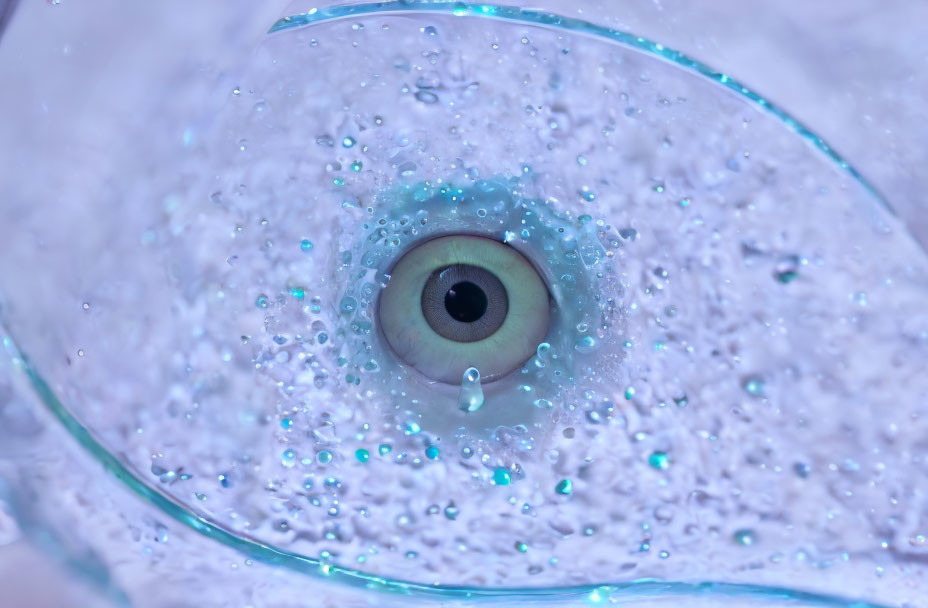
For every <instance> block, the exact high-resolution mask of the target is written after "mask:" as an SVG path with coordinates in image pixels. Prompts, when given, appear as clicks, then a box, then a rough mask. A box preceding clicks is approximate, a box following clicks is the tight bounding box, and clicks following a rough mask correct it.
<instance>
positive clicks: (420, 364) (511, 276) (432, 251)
mask: <svg viewBox="0 0 928 608" xmlns="http://www.w3.org/2000/svg"><path fill="white" fill-rule="evenodd" d="M548 298H549V296H548V290H547V288H546V287H545V284H544V282H543V281H542V279H541V277H540V276H538V273H537V272H536V271H535V269H534V267H533V266H532V264H531V263H530V262H529V261H528V260H526V259H525V257H523V256H522V255H521V254H520V253H518V252H517V251H516V250H515V249H513V248H512V247H509V246H507V245H504V244H502V243H498V242H496V241H493V240H491V239H489V238H484V237H477V236H465V235H458V236H445V237H440V238H437V239H434V240H431V241H429V242H427V243H425V244H422V245H419V246H417V247H415V248H414V249H412V250H411V251H410V252H408V253H407V254H406V255H404V256H403V257H402V258H401V259H400V260H399V262H397V264H396V266H394V267H393V269H392V271H391V272H390V280H389V282H388V283H387V286H386V288H385V289H384V291H383V295H382V296H381V299H380V316H379V320H380V327H381V331H382V332H383V335H384V337H385V339H386V341H387V342H388V343H389V345H390V347H391V348H392V349H393V352H395V353H396V355H397V356H398V357H399V358H400V359H401V360H403V361H405V362H406V363H408V364H409V365H411V366H412V367H414V368H415V369H417V370H418V371H420V372H422V373H423V374H424V375H425V376H427V377H429V378H431V379H434V380H437V381H439V382H445V383H449V384H451V383H460V382H461V377H462V375H463V373H464V372H465V371H466V370H467V369H468V368H471V367H475V368H477V369H478V370H479V372H480V375H481V377H482V378H483V380H484V381H490V380H493V379H496V378H498V377H500V376H503V375H506V374H509V373H511V372H512V371H513V370H515V369H516V368H517V367H519V366H520V365H522V364H523V363H524V362H525V361H526V360H528V359H529V358H530V357H531V356H532V355H534V354H535V351H536V349H537V347H538V344H539V343H540V342H542V341H543V340H544V337H545V334H546V333H547V331H548V322H549V318H550V306H549V301H548Z"/></svg>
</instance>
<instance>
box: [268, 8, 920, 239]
mask: <svg viewBox="0 0 928 608" xmlns="http://www.w3.org/2000/svg"><path fill="white" fill-rule="evenodd" d="M400 12H402V13H410V12H436V13H448V14H451V15H454V16H456V17H488V18H494V19H500V20H503V21H514V22H519V23H525V24H529V25H540V26H548V27H556V28H560V29H564V30H568V31H573V32H579V33H581V34H586V35H591V36H594V37H598V38H606V39H608V40H611V41H613V42H618V43H620V44H623V45H626V46H630V47H632V48H635V49H638V50H640V51H644V52H645V53H647V54H650V55H654V56H656V57H659V58H660V59H664V60H667V61H670V62H672V63H674V64H676V65H678V66H680V67H683V68H686V69H688V70H690V71H691V72H695V73H697V74H699V75H701V76H704V77H706V78H709V79H710V80H712V81H714V82H716V83H717V84H720V85H722V86H724V87H725V88H727V89H730V90H732V91H734V92H735V93H737V94H738V95H740V96H741V97H743V98H745V99H747V100H748V101H750V102H751V103H752V104H754V105H757V106H760V107H761V108H763V109H764V110H766V111H767V112H769V113H770V114H773V115H774V116H775V117H777V118H779V119H780V121H782V122H783V123H784V124H785V125H786V127H788V128H789V129H790V130H791V131H793V132H795V133H796V134H798V135H799V136H800V137H802V138H803V139H805V140H806V141H808V142H809V143H811V144H812V145H813V146H814V147H815V148H816V149H818V150H819V151H820V152H822V153H823V154H824V155H825V156H827V157H828V158H829V159H830V160H831V161H832V162H834V163H835V164H836V165H837V166H838V168H839V169H841V170H842V171H844V172H846V173H847V174H849V175H850V176H851V177H852V178H854V180H856V181H857V182H858V183H859V184H860V185H861V186H863V188H864V189H865V190H866V191H867V192H868V193H869V194H871V195H872V196H873V197H874V198H875V199H876V200H877V202H878V203H879V204H880V205H881V206H882V207H883V208H884V209H885V210H886V211H888V212H889V213H890V214H891V215H893V216H894V217H899V215H898V213H897V212H896V210H895V209H894V208H893V206H892V205H891V204H890V203H889V200H888V199H887V198H886V197H885V196H883V194H882V193H881V192H880V191H879V190H878V189H877V188H876V186H874V185H873V184H872V183H871V182H870V181H869V180H867V179H866V178H865V177H864V176H863V175H862V174H861V173H860V172H859V171H858V170H857V169H856V168H854V167H853V166H852V165H851V164H850V163H849V162H848V161H847V160H846V159H845V158H844V157H843V156H841V155H840V154H839V153H838V152H836V151H835V150H834V148H832V147H831V146H830V145H829V144H828V143H827V142H826V141H825V140H824V139H822V137H821V136H819V135H818V134H817V133H815V132H814V131H813V130H812V129H810V128H809V127H807V126H806V125H804V124H803V123H802V122H800V121H799V120H798V119H796V118H794V117H793V116H792V115H791V114H789V112H787V111H786V110H784V109H782V108H781V107H779V106H777V105H775V104H773V103H771V102H770V101H769V100H768V99H766V98H765V97H763V96H762V95H760V94H759V93H757V92H756V91H753V90H751V89H749V88H748V87H746V86H745V85H743V84H742V83H741V82H739V81H738V80H735V79H734V78H732V77H730V76H729V75H728V74H725V73H723V72H719V71H718V70H715V69H713V68H712V67H710V66H708V65H706V64H705V63H702V62H701V61H698V60H696V59H693V58H692V57H689V56H687V55H686V54H684V53H681V52H680V51H677V50H674V49H672V48H669V47H666V46H664V45H663V44H660V43H659V42H654V41H652V40H648V39H647V38H642V37H641V36H635V35H634V34H631V33H629V32H624V31H621V30H617V29H613V28H610V27H606V26H602V25H596V24H595V23H591V22H589V21H584V20H582V19H575V18H573V17H563V16H561V15H557V14H554V13H548V12H545V11H540V10H535V9H529V8H520V7H515V6H502V5H496V4H473V3H467V2H455V1H454V0H391V1H390V2H372V3H366V4H352V5H338V6H330V7H325V8H313V9H310V10H309V11H307V12H305V13H300V14H297V15H291V16H288V17H282V18H280V19H278V20H277V22H276V23H274V25H273V26H271V29H270V30H268V34H274V33H276V32H282V31H285V30H290V29H294V28H300V27H306V26H309V25H314V24H318V23H321V22H324V21H332V20H336V19H344V18H346V17H357V16H362V15H368V14H374V13H400ZM913 238H914V237H913Z"/></svg>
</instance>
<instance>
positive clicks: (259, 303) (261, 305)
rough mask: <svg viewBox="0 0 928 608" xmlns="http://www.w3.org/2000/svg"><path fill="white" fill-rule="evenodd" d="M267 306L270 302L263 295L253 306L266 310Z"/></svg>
mask: <svg viewBox="0 0 928 608" xmlns="http://www.w3.org/2000/svg"><path fill="white" fill-rule="evenodd" d="M268 304H270V300H268V299H267V296H266V295H264V294H263V293H262V294H261V295H259V296H258V297H257V298H256V299H255V306H257V307H258V308H267V307H268Z"/></svg>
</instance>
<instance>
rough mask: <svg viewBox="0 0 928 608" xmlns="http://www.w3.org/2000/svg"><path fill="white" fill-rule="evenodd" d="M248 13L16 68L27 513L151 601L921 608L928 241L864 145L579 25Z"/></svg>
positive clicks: (8, 259)
mask: <svg viewBox="0 0 928 608" xmlns="http://www.w3.org/2000/svg"><path fill="white" fill-rule="evenodd" d="M59 9H65V10H70V11H71V13H69V14H71V15H74V16H75V17H74V18H75V19H76V18H77V16H78V15H79V14H80V11H81V10H82V9H81V7H78V6H76V5H75V6H71V7H68V6H64V5H62V6H55V7H42V10H38V9H36V8H32V9H30V10H29V11H27V12H26V13H24V17H23V18H24V19H26V20H27V21H26V24H27V25H29V24H31V27H33V28H35V27H37V24H38V23H39V22H40V21H41V20H40V19H39V18H38V16H39V15H47V11H57V10H59ZM86 10H88V11H89V10H90V9H86ZM121 10H124V11H128V9H121ZM138 10H143V9H138ZM144 10H145V14H146V15H149V16H151V15H154V12H152V11H153V9H144ZM129 12H131V11H129ZM271 12H273V11H271ZM255 13H256V19H257V18H260V19H262V21H260V23H261V27H259V28H256V29H255V28H251V29H248V28H244V29H245V30H247V31H246V33H244V34H243V33H238V32H237V33H235V34H234V35H232V34H229V36H230V37H231V39H232V40H234V41H235V44H234V45H231V44H230V43H229V42H227V41H225V39H224V38H223V36H222V35H221V32H219V31H217V32H214V31H212V28H201V27H199V26H190V29H189V30H184V31H178V32H177V34H176V35H177V36H178V37H179V38H178V41H177V44H176V47H172V46H171V45H164V46H162V47H159V48H152V47H151V46H150V45H146V44H143V43H142V41H133V40H131V36H129V34H127V33H123V34H120V36H119V37H118V39H119V40H121V41H122V44H123V45H124V48H125V49H127V50H126V53H129V54H131V56H129V55H127V56H120V55H119V54H114V55H112V56H111V57H109V58H108V61H111V62H112V65H113V66H114V67H113V70H112V72H105V73H103V74H100V75H99V76H98V78H99V80H97V81H94V80H89V79H87V77H86V76H87V74H88V73H90V72H89V69H90V68H89V66H91V65H94V61H99V60H100V58H101V57H103V56H104V55H105V53H106V52H109V53H112V48H108V47H107V46H106V45H105V44H102V43H100V44H94V42H93V40H88V41H84V42H82V43H81V44H77V43H76V42H74V41H71V40H66V41H63V42H61V43H60V44H58V43H56V44H58V46H59V47H61V45H62V44H63V45H64V46H63V47H61V48H66V49H67V52H65V51H63V50H62V51H61V53H62V57H61V58H60V60H61V61H70V60H72V59H73V60H74V61H76V62H82V63H80V64H79V65H82V66H84V67H83V68H82V69H83V72H81V77H80V78H78V76H77V75H76V72H69V71H67V70H66V69H64V68H61V72H60V77H61V81H60V82H61V84H60V86H55V85H54V84H50V83H54V82H55V80H54V79H53V78H50V79H48V80H45V81H43V80H41V79H28V78H24V77H21V76H20V77H19V80H16V82H19V83H20V85H19V86H18V87H14V88H15V89H16V90H15V91H14V92H13V93H11V97H10V100H9V101H8V102H7V104H8V107H9V109H10V111H9V112H8V116H10V119H8V120H7V124H6V128H7V130H8V131H9V133H10V134H11V137H10V138H9V139H8V140H7V141H5V142H3V143H2V144H0V152H2V153H3V154H4V156H0V159H3V158H6V159H9V160H10V165H9V166H10V167H12V170H10V171H5V172H4V175H3V176H2V177H0V186H2V189H3V191H4V192H5V193H6V202H5V203H3V206H2V210H3V218H4V222H3V225H2V226H0V240H2V242H3V243H4V267H3V269H2V272H0V297H2V300H0V305H2V308H0V320H2V323H3V326H2V328H3V341H4V347H5V350H6V352H7V353H8V354H9V357H8V358H7V359H8V361H7V366H8V367H9V370H10V374H9V376H10V377H11V378H13V379H14V380H15V382H16V383H17V384H18V385H19V386H20V388H25V387H27V386H28V387H31V388H32V389H33V390H32V393H34V396H35V397H37V403H38V402H41V403H44V405H42V406H40V405H38V404H37V405H36V407H28V408H27V407H26V406H25V405H24V399H25V398H19V397H17V399H19V401H17V403H20V405H19V406H17V407H20V408H21V410H17V409H16V408H14V407H13V406H12V405H10V406H7V407H4V406H2V405H0V422H2V423H3V426H4V427H5V428H6V429H7V430H6V431H5V436H4V432H3V431H0V437H4V441H3V444H4V445H6V446H9V447H8V450H9V452H8V453H4V452H2V451H0V464H3V465H7V464H9V465H10V466H11V467H14V468H15V467H21V471H22V472H21V473H16V474H10V475H9V477H10V479H9V481H10V483H9V484H7V485H8V486H9V491H8V492H7V494H8V497H7V498H6V499H5V500H6V502H7V503H8V504H9V505H10V508H9V511H10V512H11V513H13V514H14V515H15V516H16V517H15V519H17V520H18V521H19V522H20V525H21V526H22V528H23V530H24V531H26V532H29V530H41V533H39V532H35V533H31V532H29V533H30V534H32V535H33V536H35V537H38V536H41V534H46V535H47V536H49V537H53V538H54V539H56V540H55V542H56V543H57V545H56V546H57V547H59V548H61V550H62V552H63V553H66V554H69V555H73V554H77V555H90V554H92V555H94V556H96V557H95V558H94V560H88V562H92V563H93V567H92V568H90V569H91V570H93V571H94V572H95V573H99V572H103V573H105V574H106V576H107V577H111V578H110V579H109V580H112V581H113V586H114V587H118V588H119V593H120V594H121V595H120V597H124V598H125V599H126V600H127V601H128V602H130V603H133V604H138V605H156V606H157V605H174V604H177V603H181V604H182V603H183V602H184V601H191V599H190V598H198V600H197V601H198V602H199V598H202V599H203V601H212V602H219V603H222V602H226V603H232V604H235V603H241V602H251V603H253V604H254V605H290V604H292V603H293V602H305V601H307V597H308V596H311V597H312V598H318V599H319V601H320V602H339V601H342V602H350V601H357V602H368V603H371V604H373V605H378V602H383V603H384V604H386V603H389V602H393V603H397V605H413V604H415V603H416V602H423V603H425V602H434V601H438V602H441V601H446V602H449V603H453V602H469V601H473V602H474V603H479V602H480V601H487V602H493V601H495V602H500V603H507V602H515V601H539V602H543V601H551V602H561V603H576V604H578V605H585V604H589V603H593V604H595V603H609V602H615V603H621V602H623V601H628V602H637V601H644V602H648V601H655V602H656V601H664V600H665V599H666V598H668V597H674V598H681V601H684V600H685V601H693V602H697V601H700V600H707V601H709V602H710V603H714V602H717V603H718V605H726V603H728V602H734V603H735V604H736V603H738V602H753V601H758V602H762V601H778V600H782V601H792V602H795V603H798V604H800V605H805V604H808V605H853V604H852V602H854V601H860V602H865V601H873V602H884V603H891V604H896V603H900V602H905V601H911V602H915V601H917V600H916V599H915V598H916V597H920V595H919V593H918V592H919V591H924V589H922V588H921V584H920V583H918V582H917V581H916V579H915V577H916V576H917V575H918V574H919V573H922V570H923V567H922V565H921V564H922V562H923V561H924V554H925V551H928V548H926V547H928V544H926V542H925V535H926V534H928V531H926V530H928V529H926V526H928V522H926V517H925V515H924V513H923V511H924V510H925V509H924V508H923V507H924V506H925V500H924V497H923V494H924V491H923V490H922V488H923V487H924V486H925V484H926V479H925V473H924V471H923V469H924V466H923V464H924V456H923V453H924V448H925V441H924V436H925V431H926V428H925V420H926V412H925V406H924V403H923V401H924V399H923V396H924V395H926V394H928V379H926V377H925V375H924V374H923V373H921V372H922V369H923V368H924V365H925V361H928V352H926V351H928V339H926V337H928V309H926V307H925V301H926V299H925V297H926V295H928V294H926V291H928V288H926V285H928V282H926V278H928V258H926V256H925V252H924V250H923V247H922V245H921V244H920V243H919V242H918V241H917V240H916V239H914V238H913V237H912V236H911V235H910V234H909V232H908V231H907V229H906V227H905V225H904V224H903V222H902V221H901V220H900V219H899V218H898V217H896V216H895V215H894V214H893V213H892V211H891V208H890V207H889V204H888V202H887V201H886V200H885V199H884V197H883V196H881V195H880V194H879V193H878V192H877V191H876V190H875V189H874V188H873V187H872V186H871V185H870V184H869V183H868V182H867V181H866V180H865V179H864V178H863V177H862V176H860V175H859V174H858V173H857V172H856V171H855V170H854V169H853V168H852V167H851V166H850V165H849V164H848V162H847V161H845V160H844V159H843V158H842V157H841V156H840V155H839V154H837V153H836V152H834V151H833V150H832V149H831V148H830V147H828V146H827V144H826V143H825V142H824V141H823V140H821V139H820V138H819V137H818V136H817V135H815V134H814V133H813V132H812V131H810V130H808V129H806V128H805V127H804V126H802V125H801V124H800V123H798V122H796V121H795V120H794V119H793V118H792V117H791V116H790V115H789V114H787V113H786V111H784V110H781V109H779V108H777V107H776V106H774V105H773V104H772V103H771V102H769V101H767V100H766V99H765V98H763V97H761V96H759V95H758V94H756V93H754V92H753V91H751V90H749V89H747V88H745V87H743V86H742V85H740V84H739V83H737V82H736V81H735V80H734V79H733V78H731V77H729V76H726V75H724V74H722V73H717V72H714V71H712V70H710V69H709V68H708V67H706V66H704V65H702V64H700V63H698V62H696V61H694V60H692V59H690V58H688V57H686V56H684V55H682V54H680V53H677V52H675V51H672V50H670V49H668V48H665V47H664V46H662V45H660V44H658V43H655V42H651V41H648V40H646V39H644V38H638V37H636V36H633V35H630V34H626V33H623V32H620V31H616V30H612V29H608V28H605V27H602V26H599V25H596V24H594V23H590V22H587V21H584V20H581V19H577V18H573V17H562V16H557V15H553V14H549V13H546V12H540V11H531V10H522V9H517V8H508V7H503V6H494V5H469V4H461V3H457V4H452V3H428V2H408V3H407V2H402V3H387V4H370V5H368V4H364V5H349V6H344V7H329V8H320V9H313V10H302V11H294V12H292V13H288V15H289V16H287V17H285V18H283V19H280V20H275V19H273V18H271V19H268V18H267V15H263V14H259V13H261V11H259V10H258V9H255ZM120 14H122V13H120ZM126 14H128V12H127V13H126ZM275 17H276V14H275ZM30 20H31V21H30ZM229 23H233V24H238V25H237V27H244V26H242V24H241V23H240V21H236V20H229ZM15 26H16V23H15V22H14V24H13V27H11V29H10V30H9V32H8V33H7V35H6V37H4V39H3V41H2V42H3V44H2V45H0V67H2V68H3V70H4V71H0V75H2V74H7V75H15V74H16V73H17V71H16V70H17V69H20V68H17V66H20V67H21V64H20V63H16V62H14V61H12V60H9V59H7V62H6V63H2V58H3V56H4V53H7V57H9V53H11V52H12V50H13V48H14V46H13V45H15V44H21V45H25V44H26V42H25V41H26V39H27V38H28V36H27V34H29V33H30V32H31V31H32V30H29V29H28V28H27V27H26V26H25V25H24V26H23V29H21V30H18V29H16V27H15ZM52 27H55V23H53V24H52ZM204 29H209V30H210V31H211V33H210V34H209V35H208V36H207V35H206V34H205V33H203V30H204ZM268 30H270V31H268ZM35 31H38V30H35ZM77 31H79V32H93V31H94V30H93V29H92V28H89V27H88V28H85V29H82V30H81V29H79V30H77ZM141 31H142V32H144V31H145V30H141ZM230 31H231V30H230ZM185 32H186V33H185ZM139 35H140V36H141V35H142V34H141V33H140V34H139ZM114 36H115V34H114ZM166 39H167V38H165V40H166ZM229 46H234V48H226V47H229ZM214 47H215V48H214ZM56 48H57V47H56ZM59 50H60V49H59ZM220 50H222V52H220ZM58 60H59V58H58V57H56V60H55V61H51V60H48V59H46V60H39V59H36V62H37V64H38V65H47V66H48V69H50V70H51V69H52V68H54V67H55V66H57V63H56V62H57V61H58ZM42 61H44V62H45V63H42ZM138 66H141V67H138ZM56 73H57V72H56ZM11 78H12V76H11ZM42 82H44V83H45V84H38V83H42ZM78 82H79V83H80V85H81V86H80V88H79V89H76V90H75V89H73V88H71V87H70V86H68V85H74V84H76V83H78ZM29 87H37V89H36V90H35V91H33V90H31V89H30V88H29ZM52 93H56V94H57V96H51V94H52ZM43 104H44V105H43ZM43 108H44V109H43ZM36 113H38V114H36ZM39 114H41V116H46V114H47V117H46V118H42V121H41V122H40V124H41V125H42V126H40V127H36V128H35V130H34V132H33V133H32V137H33V139H32V140H30V139H29V138H28V137H27V127H26V125H29V124H30V122H29V121H30V120H32V121H33V122H35V121H39V118H38V116H39ZM30 128H32V127H30ZM30 141H31V142H32V143H28V142H30ZM19 142H26V143H22V144H20V143H19ZM43 161H44V163H43ZM4 386H5V385H4ZM11 394H12V392H11V391H7V392H6V393H5V392H4V391H3V390H2V387H0V403H3V401H8V402H9V403H11V404H13V403H14V401H16V399H13V398H12V397H10V396H9V395H11ZM4 421H5V422H4ZM11 463H12V464H11ZM99 463H102V464H103V465H104V469H105V470H106V471H107V472H106V473H104V471H102V470H100V467H99ZM11 470H12V469H11ZM5 471H6V469H0V472H2V473H3V474H4V476H5V477H6V476H7V474H6V473H5ZM112 473H115V479H113V477H114V476H113V475H112ZM127 488H128V489H129V490H132V491H134V494H135V495H133V494H132V493H130V492H128V491H127ZM0 489H2V488H0ZM0 499H3V495H2V493H0ZM0 521H3V520H2V519H0ZM75 522H80V524H81V526H79V527H80V529H77V527H78V526H75ZM82 552H83V553H82ZM217 563H221V566H217ZM126 564H130V565H131V567H130V566H126ZM217 570H221V572H217ZM159 577H164V578H165V579H167V580H170V581H173V587H174V588H173V589H171V590H170V591H164V593H165V595H164V596H163V598H162V599H163V602H162V599H158V600H153V599H150V598H149V597H147V596H148V595H149V594H150V593H151V589H153V588H154V587H155V586H156V583H157V580H156V579H158V578H159ZM267 581H272V582H271V583H269V582H267ZM913 581H915V582H913ZM707 598H708V599H707ZM171 602H174V604H172V603H171ZM288 602H289V603H288ZM346 605H348V604H346ZM733 605H734V604H733ZM861 605H869V604H861Z"/></svg>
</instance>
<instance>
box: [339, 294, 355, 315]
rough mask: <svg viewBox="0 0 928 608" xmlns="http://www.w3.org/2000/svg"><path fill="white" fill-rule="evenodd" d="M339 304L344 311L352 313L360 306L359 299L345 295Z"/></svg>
mask: <svg viewBox="0 0 928 608" xmlns="http://www.w3.org/2000/svg"><path fill="white" fill-rule="evenodd" d="M338 306H339V308H340V309H341V311H342V312H343V313H352V312H354V311H355V310H356V309H357V308H358V301H357V300H355V299H354V298H352V297H351V296H345V297H344V298H342V300H341V302H339V305H338Z"/></svg>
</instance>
